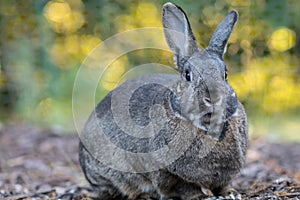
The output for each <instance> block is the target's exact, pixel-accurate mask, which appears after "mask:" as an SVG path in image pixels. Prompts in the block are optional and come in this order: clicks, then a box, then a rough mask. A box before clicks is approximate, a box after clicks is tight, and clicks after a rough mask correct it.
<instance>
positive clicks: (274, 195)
mask: <svg viewBox="0 0 300 200" xmlns="http://www.w3.org/2000/svg"><path fill="white" fill-rule="evenodd" d="M0 125H1V124H0ZM77 147H78V136H77V135H76V134H67V135H66V134H60V133H59V132H57V131H45V130H43V129H40V128H36V127H34V126H31V125H24V124H20V123H17V124H9V125H5V126H4V125H1V126H0V199H2V198H7V199H90V196H91V190H90V188H89V185H88V184H87V182H86V180H85V179H84V176H83V173H82V172H81V170H80V167H79V164H78V157H77V151H78V150H77ZM232 186H233V188H235V189H236V190H237V191H238V192H239V194H240V195H236V196H235V198H237V199H295V200H296V199H300V144H297V143H273V142H266V141H263V140H252V141H251V142H250V147H249V150H248V156H247V163H246V166H245V167H244V169H243V170H242V171H241V173H240V175H239V176H238V177H237V178H236V179H235V180H234V181H233V184H232ZM228 198H231V196H227V199H228ZM208 199H225V198H223V197H218V198H217V197H210V198H208Z"/></svg>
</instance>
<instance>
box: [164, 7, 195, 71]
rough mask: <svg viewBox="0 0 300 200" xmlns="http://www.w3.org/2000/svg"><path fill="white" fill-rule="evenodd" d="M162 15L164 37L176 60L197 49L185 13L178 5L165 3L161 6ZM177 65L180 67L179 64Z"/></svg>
mask: <svg viewBox="0 0 300 200" xmlns="http://www.w3.org/2000/svg"><path fill="white" fill-rule="evenodd" d="M162 15H163V16H162V22H163V27H164V33H165V37H166V40H167V43H168V45H169V47H170V49H171V50H172V51H173V53H174V54H175V57H176V59H177V62H178V58H179V59H187V58H189V57H190V56H191V55H192V54H193V53H194V52H195V51H197V50H198V45H197V42H196V39H195V36H194V34H193V32H192V29H191V27H190V23H189V21H188V19H187V17H186V14H185V13H184V11H183V10H182V9H181V8H180V7H178V6H176V5H174V4H172V3H166V4H164V6H163V14H162ZM178 67H179V68H180V66H178ZM179 70H181V69H179Z"/></svg>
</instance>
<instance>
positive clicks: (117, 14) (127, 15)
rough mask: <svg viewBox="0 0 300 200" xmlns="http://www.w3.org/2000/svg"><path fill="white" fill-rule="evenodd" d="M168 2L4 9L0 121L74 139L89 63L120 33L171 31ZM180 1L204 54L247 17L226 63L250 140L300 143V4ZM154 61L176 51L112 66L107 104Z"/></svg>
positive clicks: (57, 1) (21, 0) (59, 0)
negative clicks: (79, 78) (129, 76)
mask: <svg viewBox="0 0 300 200" xmlns="http://www.w3.org/2000/svg"><path fill="white" fill-rule="evenodd" d="M165 2H166V1H163V0H156V1H150V0H142V1H132V0H114V1H113V0H97V1H96V0H12V1H4V0H1V1H0V25H1V31H0V34H1V37H0V54H1V57H0V59H1V60H0V97H1V99H0V109H1V113H0V117H1V119H2V120H9V119H13V118H17V119H18V118H19V119H26V120H31V121H33V122H38V123H41V124H44V125H46V126H49V127H52V128H61V129H63V130H68V131H70V130H72V129H73V122H72V107H71V102H72V87H73V83H74V79H75V76H76V72H77V70H78V69H79V67H80V64H81V63H82V61H83V60H84V59H85V58H86V56H87V55H88V54H89V53H90V52H91V50H92V49H93V48H95V47H96V46H97V45H98V44H100V43H101V42H102V41H104V40H106V39H108V38H109V37H111V36H113V35H114V34H117V33H119V32H123V31H127V30H131V29H134V28H140V27H162V25H161V7H162V4H163V3H165ZM173 2H174V3H176V4H178V5H180V6H181V7H182V8H183V9H184V10H185V11H186V13H187V15H188V17H189V19H190V21H191V24H192V27H193V30H194V32H195V35H196V38H197V39H198V43H199V44H200V46H202V47H205V46H206V44H208V42H209V39H210V37H211V35H212V33H213V31H214V29H215V28H216V26H217V25H218V23H219V22H220V21H221V20H222V19H223V17H224V16H225V15H226V14H227V13H228V11H229V10H231V9H235V10H237V11H238V12H239V15H240V17H239V21H238V24H237V25H236V28H235V30H234V32H233V34H232V36H231V38H230V41H229V45H228V50H227V54H226V57H225V59H226V62H227V64H228V66H229V69H230V71H229V81H230V83H231V84H232V85H233V87H234V88H235V90H236V92H237V94H238V96H239V98H240V100H241V101H242V102H243V103H244V105H245V107H246V109H247V113H248V115H249V121H250V134H252V135H254V136H256V135H258V134H266V133H275V135H276V133H278V132H281V133H283V134H287V135H289V136H291V137H293V138H294V137H295V135H296V138H298V139H299V138H300V136H299V135H300V134H299V130H300V125H299V123H298V121H300V110H299V108H300V89H299V85H300V76H299V75H300V66H299V62H300V60H299V59H300V58H299V54H300V44H299V36H300V34H299V33H300V23H299V19H300V12H299V8H300V1H297V0H287V1H271V0H243V1H242V0H218V1H217V0H209V1H192V0H186V1H180V0H174V1H173ZM163 39H164V38H161V41H162V42H164V41H163ZM163 57H164V58H165V59H164V58H163ZM150 62H154V63H155V62H157V63H162V64H168V65H171V66H173V63H172V55H171V54H170V53H168V52H161V51H157V52H155V51H152V50H151V51H148V50H139V51H135V52H130V53H129V54H128V55H124V56H122V57H120V58H119V59H118V60H116V61H115V62H114V63H112V64H111V65H110V66H109V68H108V70H107V71H106V72H105V74H104V76H103V81H102V82H101V83H100V84H99V87H100V90H99V91H98V92H99V93H101V94H100V95H99V97H103V96H104V95H105V94H106V93H107V91H108V90H111V89H113V88H114V87H115V86H116V83H117V82H118V80H119V79H120V78H121V76H122V75H123V74H124V73H125V72H126V70H129V69H130V68H131V67H134V66H136V65H137V64H143V63H150ZM287 135H283V136H281V138H286V137H285V136H287ZM297 135H298V137H297Z"/></svg>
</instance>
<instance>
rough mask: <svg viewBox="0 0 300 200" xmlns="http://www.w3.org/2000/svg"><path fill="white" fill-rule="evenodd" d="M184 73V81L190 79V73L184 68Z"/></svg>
mask: <svg viewBox="0 0 300 200" xmlns="http://www.w3.org/2000/svg"><path fill="white" fill-rule="evenodd" d="M184 74H185V79H186V81H191V73H190V71H189V70H185V72H184Z"/></svg>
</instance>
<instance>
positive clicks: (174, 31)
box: [79, 3, 248, 200]
mask: <svg viewBox="0 0 300 200" xmlns="http://www.w3.org/2000/svg"><path fill="white" fill-rule="evenodd" d="M237 18H238V13H237V12H236V11H231V12H230V13H229V14H228V15H227V17H226V18H225V19H224V20H223V21H222V22H221V23H220V24H219V25H218V27H217V28H216V30H215V32H214V34H213V36H212V38H211V40H210V42H209V44H208V46H207V47H206V48H205V49H201V48H199V47H198V45H197V43H196V39H195V36H194V34H193V32H192V30H191V27H190V23H189V21H188V19H187V16H186V14H185V13H184V11H183V10H182V9H181V8H180V7H178V6H177V5H174V4H172V3H166V4H164V5H163V13H162V23H163V28H164V34H165V38H166V42H167V44H168V46H169V47H170V49H171V51H172V52H173V53H174V59H175V63H176V67H177V69H178V71H179V72H180V74H153V75H146V76H142V77H137V78H133V79H129V80H127V81H126V82H124V83H123V84H121V85H120V86H118V87H117V88H116V89H114V90H112V91H111V92H110V93H109V94H108V95H107V96H106V97H105V98H104V99H103V100H102V101H101V102H100V103H99V104H98V105H97V106H96V108H95V109H94V111H93V112H92V114H91V115H90V118H89V119H88V121H87V122H86V124H85V127H84V130H83V132H82V133H81V135H80V142H79V162H80V165H81V167H82V170H83V172H84V174H85V177H86V179H87V180H88V182H89V183H90V184H91V186H92V187H93V189H94V190H95V192H96V195H97V198H98V199H102V200H103V199H104V200H105V199H107V200H108V199H130V200H134V199H160V200H166V199H182V200H187V199H201V198H203V197H205V196H206V195H208V194H209V193H210V192H211V193H212V194H213V195H220V194H223V193H225V192H226V191H227V188H228V186H229V185H230V182H231V180H232V179H233V178H234V177H235V176H236V175H237V174H238V172H239V171H240V169H241V168H242V166H243V164H244V163H245V159H246V151H247V146H248V124H247V116H246V113H245V110H244V108H243V106H242V104H241V103H240V102H239V100H238V98H237V95H236V94H235V92H234V90H233V88H232V87H231V86H230V85H229V83H228V81H227V66H226V64H225V63H224V54H225V52H226V47H227V42H228V39H229V37H230V35H231V32H232V30H233V28H234V25H235V23H236V21H237ZM132 124H133V125H132ZM145 127H146V128H145ZM124 129H126V130H124ZM135 134H136V135H135ZM151 134H152V135H151ZM172 145H173V146H172ZM166 146H167V147H168V148H165V149H164V147H166ZM120 149H121V150H120ZM161 149H164V151H160V150H161ZM172 149H176V150H174V151H173V150H172ZM120 152H121V153H120ZM153 152H155V153H157V154H152V153H153ZM134 155H137V156H139V157H138V158H136V159H134V158H135V157H131V156H134ZM149 155H150V156H149ZM147 156H148V157H147ZM150 160H151V162H150ZM166 160H167V162H166ZM208 191H210V192H208Z"/></svg>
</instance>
